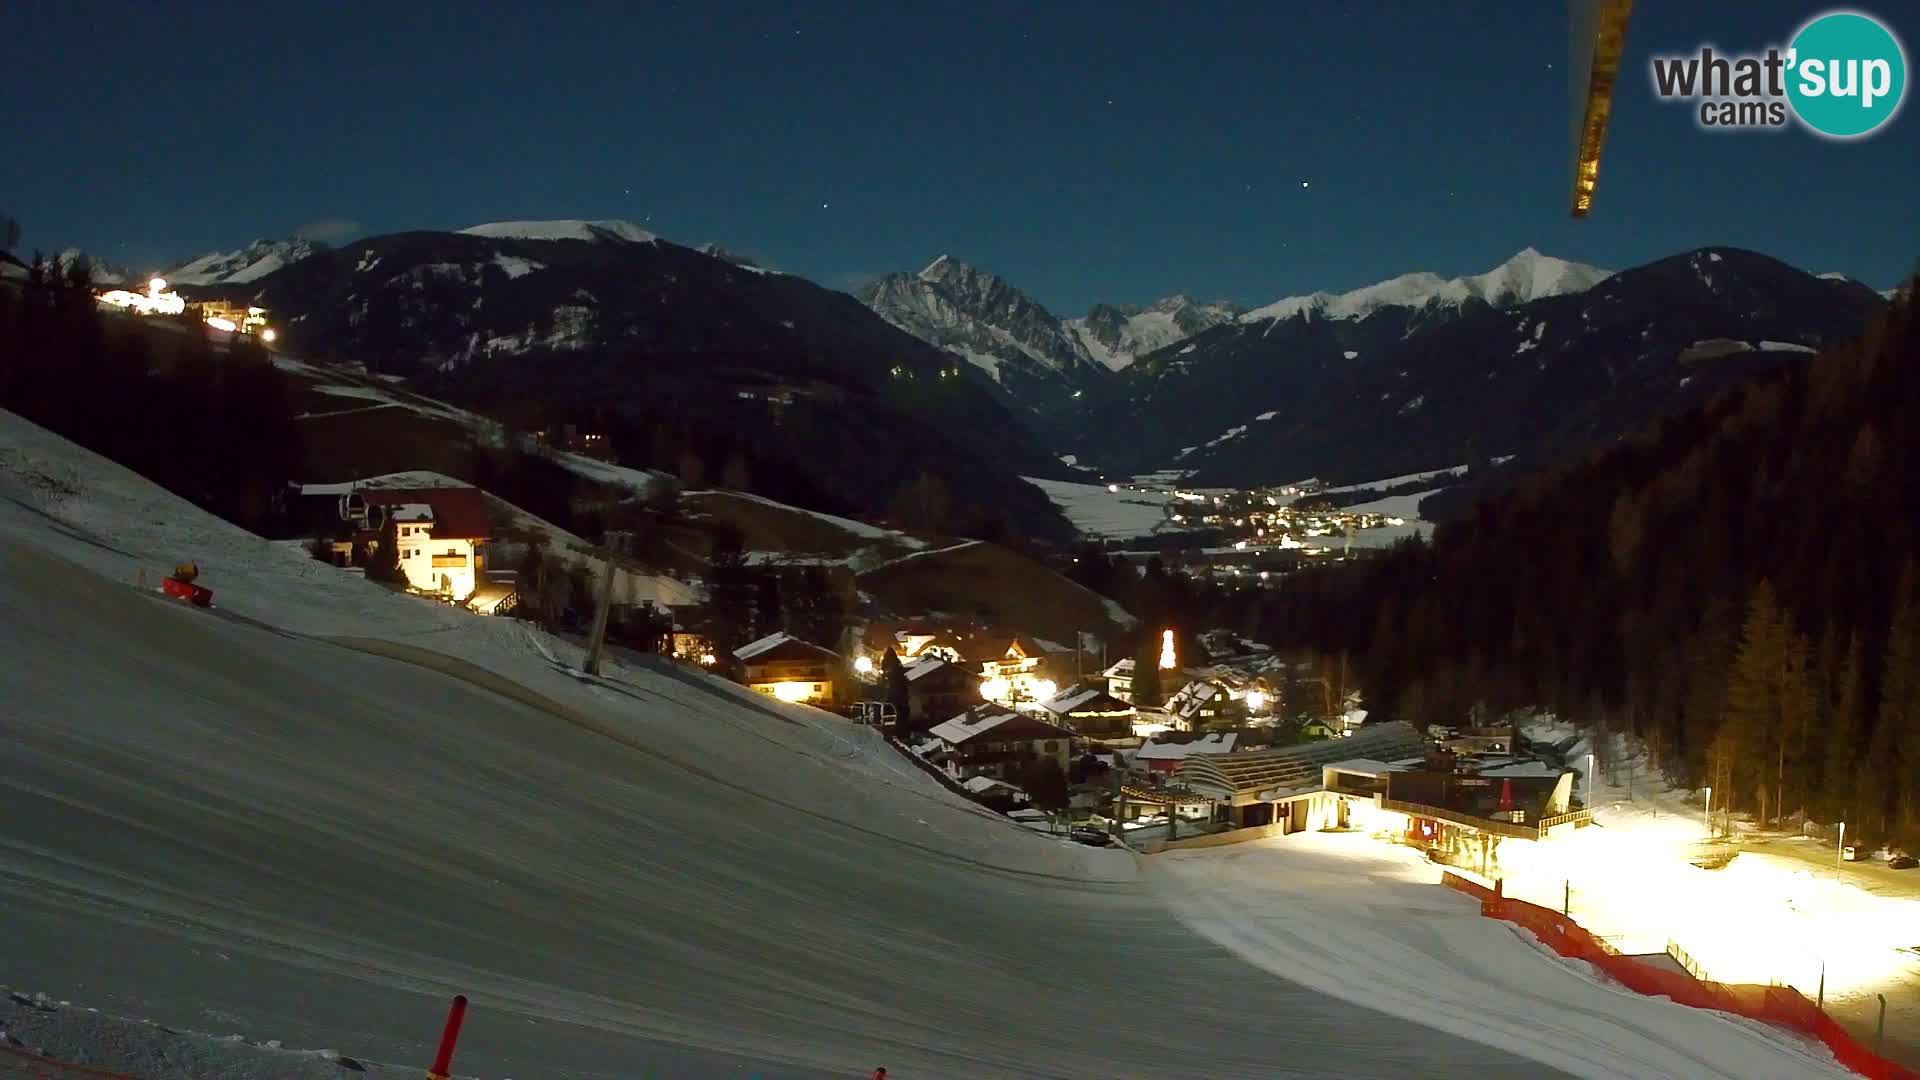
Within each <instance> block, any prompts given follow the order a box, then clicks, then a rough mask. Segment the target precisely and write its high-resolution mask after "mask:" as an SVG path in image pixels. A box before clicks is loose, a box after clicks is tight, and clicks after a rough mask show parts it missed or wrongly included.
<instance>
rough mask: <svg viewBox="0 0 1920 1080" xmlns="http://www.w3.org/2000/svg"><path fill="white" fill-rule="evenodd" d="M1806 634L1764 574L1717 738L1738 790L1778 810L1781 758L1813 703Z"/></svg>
mask: <svg viewBox="0 0 1920 1080" xmlns="http://www.w3.org/2000/svg"><path fill="white" fill-rule="evenodd" d="M1801 640H1802V639H1800V638H1799V637H1798V635H1796V634H1794V633H1793V631H1792V628H1791V627H1790V626H1789V625H1788V623H1787V618H1786V614H1785V612H1783V611H1782V610H1781V609H1780V604H1779V601H1778V600H1777V599H1776V598H1775V595H1774V591H1773V585H1772V584H1771V583H1770V582H1768V581H1765V580H1762V581H1761V582H1760V584H1759V585H1757V586H1755V587H1754V590H1753V599H1752V602H1751V603H1749V604H1748V607H1747V619H1746V622H1745V624H1744V625H1743V626H1742V627H1741V631H1740V646H1739V648H1738V649H1737V650H1736V651H1735V652H1734V658H1733V667H1732V669H1731V670H1730V671H1728V673H1727V698H1726V704H1725V705H1724V706H1723V707H1722V710H1721V721H1720V733H1719V737H1718V739H1717V743H1718V745H1719V749H1720V753H1721V755H1722V758H1723V760H1724V761H1725V762H1726V765H1727V767H1728V768H1730V769H1731V770H1732V777H1733V784H1734V790H1735V792H1752V793H1753V795H1754V797H1755V802H1756V803H1757V804H1758V805H1760V806H1761V807H1763V808H1764V807H1766V806H1767V805H1769V803H1770V802H1772V803H1773V804H1775V805H1774V810H1775V813H1776V814H1778V813H1779V810H1780V808H1779V806H1778V805H1777V803H1778V802H1779V798H1778V794H1777V793H1778V791H1779V788H1780V783H1779V780H1780V777H1779V775H1778V772H1779V768H1780V764H1779V763H1780V762H1782V761H1783V760H1784V754H1785V748H1786V746H1787V745H1788V743H1789V741H1790V740H1791V739H1792V738H1793V737H1794V733H1795V730H1796V728H1798V727H1800V726H1802V725H1803V723H1804V718H1805V713H1806V711H1807V710H1808V708H1809V707H1810V702H1809V701H1808V700H1807V699H1808V698H1809V697H1810V693H1809V691H1810V685H1809V684H1808V683H1807V681H1806V678H1805V662H1804V660H1803V659H1802V656H1803V650H1802V647H1801ZM1763 816H1764V814H1763Z"/></svg>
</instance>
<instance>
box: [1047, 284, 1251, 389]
mask: <svg viewBox="0 0 1920 1080" xmlns="http://www.w3.org/2000/svg"><path fill="white" fill-rule="evenodd" d="M1243 310H1244V309H1242V308H1241V307H1240V306H1239V305H1238V304H1234V303H1232V302H1230V301H1226V300H1214V301H1210V302H1207V303H1196V302H1195V301H1193V300H1190V299H1188V298H1187V297H1185V296H1181V295H1174V296H1169V297H1167V298H1165V299H1163V300H1158V301H1155V302H1154V303H1153V304H1150V305H1148V306H1147V307H1144V308H1142V307H1137V306H1135V305H1132V304H1118V305H1115V304H1095V305H1094V306H1093V307H1092V309H1090V310H1089V311H1088V312H1087V313H1086V315H1085V316H1083V317H1081V318H1078V319H1068V320H1067V321H1066V326H1067V328H1068V329H1069V330H1071V331H1072V332H1073V333H1074V335H1075V336H1076V337H1078V338H1079V339H1080V344H1081V345H1082V346H1084V347H1085V348H1086V350H1087V352H1088V353H1089V354H1090V355H1091V356H1093V358H1094V359H1096V360H1098V361H1100V362H1101V363H1102V364H1104V365H1106V366H1107V367H1108V368H1110V369H1112V370H1114V371H1119V370H1120V369H1121V368H1124V367H1126V366H1127V365H1128V364H1131V363H1133V362H1134V361H1135V360H1136V359H1138V358H1140V357H1142V356H1145V355H1146V354H1148V353H1150V352H1153V351H1155V350H1157V349H1164V348H1166V347H1167V346H1169V345H1174V344H1177V343H1179V342H1182V341H1185V340H1186V339H1188V338H1190V337H1192V336H1193V335H1195V334H1198V333H1200V332H1201V331H1202V330H1210V329H1212V328H1214V327H1216V326H1219V325H1221V324H1222V323H1229V322H1232V321H1233V320H1234V319H1236V318H1238V317H1239V316H1240V314H1241V313H1242V311H1243Z"/></svg>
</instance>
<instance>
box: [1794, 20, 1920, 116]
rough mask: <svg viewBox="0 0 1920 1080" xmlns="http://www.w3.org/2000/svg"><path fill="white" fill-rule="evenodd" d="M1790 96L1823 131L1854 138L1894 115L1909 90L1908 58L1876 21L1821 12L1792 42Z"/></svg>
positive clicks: (1801, 113) (1800, 113) (1796, 110)
mask: <svg viewBox="0 0 1920 1080" xmlns="http://www.w3.org/2000/svg"><path fill="white" fill-rule="evenodd" d="M1788 50H1789V51H1788V57H1789V59H1788V61H1787V62H1788V64H1789V65H1790V66H1789V68H1788V72H1787V100H1788V101H1789V102H1791V103H1792V105H1793V111H1794V114H1795V115H1797V116H1799V117H1800V122H1801V123H1803V124H1805V125H1807V126H1808V127H1810V128H1812V129H1813V130H1814V131H1816V132H1818V133H1819V134H1821V135H1825V136H1827V137H1829V138H1834V139H1851V138H1855V137H1857V136H1861V135H1865V134H1867V133H1868V132H1870V131H1873V130H1874V129H1876V128H1878V127H1880V126H1881V125H1882V124H1885V123H1886V122H1887V121H1889V120H1891V119H1893V114H1894V113H1896V112H1899V111H1900V101H1901V99H1902V98H1903V97H1905V96H1906V90H1907V57H1906V53H1905V52H1904V51H1903V50H1902V49H1901V48H1900V41H1899V39H1897V38H1895V37H1894V36H1893V32H1892V31H1890V30H1888V29H1887V28H1886V27H1885V26H1883V25H1881V24H1880V22H1879V21H1878V20H1877V19H1873V18H1871V17H1869V16H1866V15H1861V14H1859V13H1858V12H1852V11H1836V12H1832V13H1830V14H1827V15H1822V16H1820V17H1819V18H1817V19H1814V20H1813V21H1812V22H1810V23H1808V24H1807V25H1805V26H1803V27H1801V28H1800V32H1799V33H1798V34H1795V35H1794V37H1793V41H1792V43H1791V44H1790V45H1789V46H1788Z"/></svg>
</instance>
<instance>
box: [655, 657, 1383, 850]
mask: <svg viewBox="0 0 1920 1080" xmlns="http://www.w3.org/2000/svg"><path fill="white" fill-rule="evenodd" d="M1202 642H1203V644H1204V645H1205V646H1206V647H1207V648H1208V649H1209V650H1210V657H1211V659H1210V661H1209V663H1207V664H1206V665H1204V666H1186V667H1183V666H1180V665H1179V664H1178V663H1177V658H1175V657H1174V656H1173V654H1172V646H1171V641H1170V639H1169V643H1168V646H1167V650H1166V651H1165V652H1164V653H1163V655H1162V657H1161V660H1162V662H1163V666H1162V668H1161V669H1160V670H1159V671H1158V673H1157V674H1158V676H1159V678H1158V682H1159V685H1160V688H1161V691H1162V693H1163V694H1164V695H1165V701H1164V704H1159V705H1145V704H1141V703H1137V702H1136V701H1135V695H1134V663H1135V661H1134V660H1133V659H1132V658H1128V659H1123V660H1121V661H1119V662H1118V663H1113V664H1108V665H1103V664H1102V663H1101V661H1100V658H1099V657H1098V654H1097V653H1094V652H1091V651H1089V650H1087V649H1084V648H1081V647H1079V646H1080V645H1082V644H1084V643H1075V644H1074V645H1068V644H1063V643H1060V642H1056V641H1050V640H1048V639H1046V638H1042V637H1038V636H1035V635H1031V634H1023V633H1019V632H1015V631H1010V630H1007V629H1005V628H1002V627H994V626H988V625H981V624H976V623H965V622H957V621H934V620H894V621H886V620H874V621H870V622H868V623H866V624H865V625H863V626H860V627H858V628H856V629H855V630H854V631H852V632H850V633H849V636H848V640H847V641H846V642H845V643H843V644H842V646H841V648H840V649H838V650H836V649H831V648H828V647H826V646H825V645H821V644H816V643H812V642H807V641H802V640H800V639H798V638H796V637H794V636H792V635H790V634H785V633H778V634H772V635H768V636H767V637H764V638H761V639H760V640H758V641H754V642H750V643H748V644H747V645H744V646H742V647H740V648H739V649H738V650H736V651H735V652H734V653H733V654H732V658H733V660H734V661H735V662H736V663H737V665H738V667H739V670H740V672H741V677H742V680H743V681H744V682H745V683H746V684H747V685H748V686H750V687H752V688H753V689H755V690H758V691H759V692H761V693H764V694H768V695H770V696H773V697H778V698H780V699H782V700H785V701H790V702H798V703H804V704H811V705H815V706H818V707H821V708H824V709H829V710H832V711H836V712H843V713H851V714H853V715H855V716H859V717H863V718H865V719H867V720H869V721H870V722H873V723H875V724H878V725H880V726H882V727H885V728H886V729H888V730H889V731H890V732H891V733H893V734H895V735H896V736H898V739H899V742H900V744H901V746H902V747H903V748H904V749H905V750H907V752H909V753H911V754H913V755H914V756H916V757H917V758H919V759H920V760H922V761H923V762H925V763H926V764H927V765H928V766H930V767H931V768H933V769H936V770H938V771H940V772H943V773H944V774H945V775H946V776H948V777H949V778H950V779H952V780H953V781H954V782H956V783H957V784H960V785H962V786H966V787H967V788H968V789H969V790H970V791H973V792H974V793H975V794H976V795H981V796H990V797H991V798H992V799H993V800H995V801H1002V802H1008V803H1014V804H1017V803H1020V802H1023V801H1025V800H1026V799H1027V798H1028V796H1029V793H1028V792H1027V791H1025V790H1024V789H1023V787H1022V785H1023V784H1026V783H1028V782H1029V780H1030V779H1031V778H1033V777H1034V776H1035V772H1036V770H1044V769H1046V768H1047V767H1048V766H1049V765H1050V766H1051V767H1052V768H1055V769H1057V770H1058V771H1059V773H1060V774H1061V776H1062V777H1066V776H1069V775H1072V776H1077V777H1078V778H1080V779H1082V780H1083V781H1084V780H1085V779H1086V773H1087V772H1088V771H1089V767H1090V768H1091V770H1093V771H1097V772H1098V774H1099V775H1100V776H1102V777H1103V778H1104V779H1105V783H1106V794H1105V796H1104V797H1102V798H1099V799H1097V800H1093V801H1095V802H1098V803H1099V804H1100V808H1101V809H1103V810H1105V811H1106V812H1108V813H1110V814H1114V815H1115V816H1118V817H1124V818H1155V817H1158V816H1163V815H1165V814H1167V813H1172V812H1174V811H1172V810H1169V809H1168V808H1167V805H1166V804H1164V803H1163V802H1161V801H1158V800H1159V796H1158V795H1157V794H1155V792H1156V791H1158V790H1160V789H1162V788H1165V787H1167V786H1168V782H1169V781H1170V780H1171V779H1172V778H1173V777H1174V776H1175V775H1176V774H1177V772H1178V770H1179V769H1180V768H1181V767H1182V766H1183V765H1184V764H1185V763H1187V762H1190V761H1194V760H1198V759H1201V758H1216V757H1228V756H1233V755H1236V754H1241V753H1248V752H1252V751H1255V750H1258V749H1260V748H1262V747H1266V746H1270V745H1272V744H1274V743H1275V742H1276V741H1283V742H1286V743H1289V744H1290V743H1293V742H1297V741H1300V740H1309V741H1321V740H1331V739H1336V738H1340V737H1343V736H1345V735H1347V734H1348V733H1350V732H1351V731H1352V730H1354V729H1357V728H1358V726H1359V725H1360V724H1361V723H1362V722H1363V721H1364V719H1365V713H1364V712H1362V711H1360V710H1358V709H1351V710H1347V711H1344V712H1342V713H1341V714H1339V715H1338V716H1334V717H1318V716H1316V717H1312V718H1309V719H1305V720H1303V719H1301V717H1300V715H1299V714H1300V712H1301V711H1302V710H1301V709H1300V707H1299V706H1298V705H1294V706H1292V707H1288V703H1285V702H1283V701H1282V700H1281V696H1282V691H1283V687H1284V686H1285V685H1286V683H1287V680H1286V679H1284V678H1282V674H1283V670H1282V669H1283V666H1284V664H1285V661H1283V660H1281V659H1280V658H1278V657H1276V656H1274V655H1273V653H1272V651H1271V650H1269V649H1266V648H1265V647H1263V646H1260V645H1258V644H1256V643H1253V642H1247V641H1244V640H1242V639H1240V638H1238V637H1237V636H1235V635H1232V634H1231V633H1229V632H1227V631H1214V632H1212V633H1210V634H1207V635H1203V636H1202ZM676 648H677V650H678V651H679V652H680V653H681V655H682V657H683V658H684V659H687V660H690V661H694V662H699V663H705V664H709V665H711V664H714V663H715V662H716V661H717V660H718V659H719V658H717V657H716V656H714V654H713V652H712V651H711V648H710V646H709V645H708V644H707V643H706V642H704V641H702V640H700V639H698V638H696V637H693V636H691V635H685V636H682V637H680V638H677V639H676ZM888 654H891V655H892V657H893V659H894V660H895V661H897V662H898V664H899V665H900V670H901V675H902V679H901V682H902V683H903V684H904V694H903V695H902V694H898V693H895V692H892V691H891V690H890V689H889V687H888V684H887V680H886V678H885V676H884V674H883V672H884V670H885V669H886V667H887V666H888V661H887V656H888ZM1283 717H1290V718H1289V719H1284V720H1283V719H1282V718H1283ZM1090 786H1098V785H1090ZM1074 798H1075V800H1076V805H1079V806H1080V808H1081V809H1089V808H1090V806H1089V805H1086V804H1087V803H1088V800H1087V799H1085V798H1083V797H1081V796H1074ZM1183 805H1184V806H1186V810H1184V811H1182V812H1184V813H1187V814H1188V815H1189V816H1198V817H1206V816H1208V815H1209V814H1211V813H1212V810H1211V804H1210V802H1209V800H1206V799H1194V800H1190V801H1189V802H1188V803H1186V804H1183Z"/></svg>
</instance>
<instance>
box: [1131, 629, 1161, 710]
mask: <svg viewBox="0 0 1920 1080" xmlns="http://www.w3.org/2000/svg"><path fill="white" fill-rule="evenodd" d="M1162 693H1163V691H1162V690H1161V689H1160V639H1159V638H1157V637H1152V636H1149V637H1148V638H1147V642H1146V644H1145V645H1142V646H1141V647H1140V651H1139V652H1137V653H1135V654H1134V657H1133V703H1134V704H1135V705H1136V706H1142V707H1145V708H1154V707H1157V706H1158V705H1160V703H1161V700H1162Z"/></svg>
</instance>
